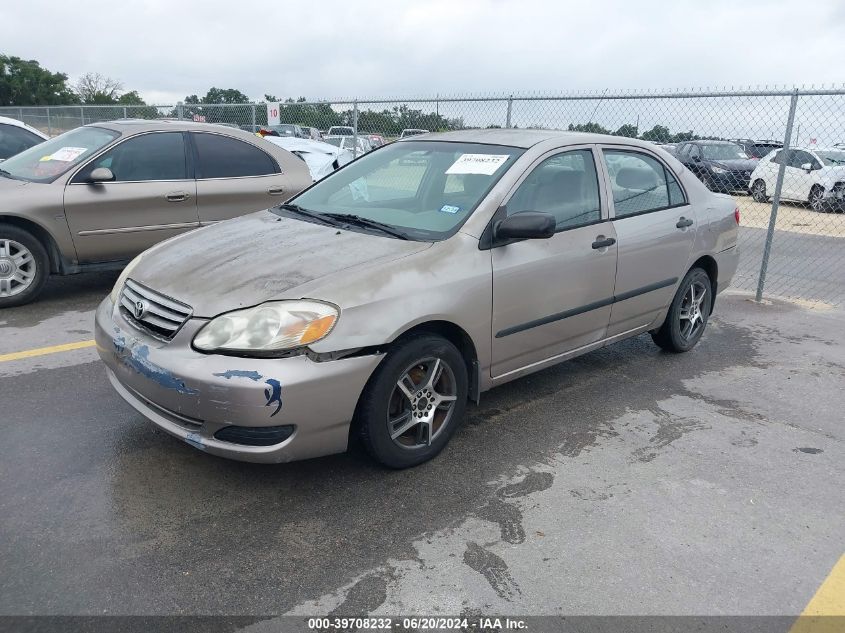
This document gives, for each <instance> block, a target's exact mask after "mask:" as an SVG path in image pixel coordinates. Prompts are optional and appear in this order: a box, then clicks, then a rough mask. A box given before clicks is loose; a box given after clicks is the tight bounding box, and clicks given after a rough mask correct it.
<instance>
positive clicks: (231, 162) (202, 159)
mask: <svg viewBox="0 0 845 633" xmlns="http://www.w3.org/2000/svg"><path fill="white" fill-rule="evenodd" d="M194 145H195V146H196V154H197V161H196V162H197V178H244V177H247V176H266V175H267V174H278V173H279V171H280V170H279V166H278V165H277V164H276V161H274V160H273V159H272V158H271V157H270V156H269V155H268V154H266V153H264V152H263V151H262V150H260V149H258V148H257V147H255V146H253V145H250V144H249V143H246V142H244V141H240V140H238V139H235V138H231V137H229V136H223V135H220V134H205V133H201V132H195V133H194Z"/></svg>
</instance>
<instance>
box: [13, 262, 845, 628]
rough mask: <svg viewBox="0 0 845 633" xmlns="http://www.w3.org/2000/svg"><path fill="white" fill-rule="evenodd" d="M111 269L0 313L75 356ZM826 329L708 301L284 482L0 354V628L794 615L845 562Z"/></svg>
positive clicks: (61, 363) (314, 464) (831, 330)
mask: <svg viewBox="0 0 845 633" xmlns="http://www.w3.org/2000/svg"><path fill="white" fill-rule="evenodd" d="M114 278H115V276H114V275H84V276H78V277H75V278H71V279H65V280H54V281H51V285H50V287H49V288H48V289H47V291H46V292H45V298H44V300H43V301H41V302H40V303H37V304H34V305H32V306H27V307H23V308H16V309H9V310H6V311H4V312H3V313H2V314H0V327H2V332H3V336H2V337H0V338H1V339H2V340H0V357H2V356H3V355H4V354H9V353H12V352H17V351H21V350H27V349H32V348H44V347H50V346H54V345H58V344H61V343H67V342H70V341H84V340H87V339H90V337H91V330H92V315H93V309H94V307H95V306H96V304H97V302H98V301H99V300H100V298H101V297H102V296H103V295H105V294H106V293H107V292H108V291H109V289H110V287H111V284H112V283H113V282H114ZM843 316H845V315H843V311H842V310H841V309H838V308H830V307H826V306H816V307H814V308H807V307H806V306H800V305H796V304H790V303H783V302H772V303H768V304H764V305H759V304H756V303H753V302H751V301H749V300H748V297H746V296H743V295H721V296H720V297H719V299H718V302H717V308H716V313H715V314H714V316H713V318H712V320H711V323H710V325H709V327H708V331H707V332H706V333H705V336H704V338H703V339H702V341H701V343H700V344H699V346H698V347H697V348H696V349H695V350H694V351H692V352H690V353H688V354H682V355H670V354H666V353H663V352H661V351H660V350H659V349H658V348H657V347H656V346H654V345H653V344H652V342H651V340H650V338H649V337H648V336H642V337H639V338H636V339H633V340H630V341H627V342H624V343H620V344H617V345H615V346H612V347H609V348H606V349H603V350H599V351H596V352H593V353H590V354H588V355H586V356H583V357H581V358H578V359H576V360H573V361H570V362H568V363H565V364H562V365H560V366H558V367H555V368H552V369H549V370H546V371H543V372H541V373H538V374H535V375H533V376H529V377H527V378H523V379H521V380H518V381H516V382H513V383H511V384H509V385H506V386H503V387H501V388H499V389H496V390H494V391H492V392H489V393H487V394H484V395H483V397H482V402H481V404H480V405H479V406H473V407H470V408H469V410H468V419H467V420H466V424H465V425H464V427H463V428H462V429H461V430H460V431H459V432H458V433H457V434H456V436H455V438H454V439H453V440H452V442H451V443H450V445H449V446H448V447H447V448H446V450H445V451H444V452H443V453H442V454H441V455H440V457H438V458H437V459H436V460H434V461H432V462H430V463H427V464H424V465H422V466H420V467H418V468H415V469H411V470H406V471H400V472H396V471H389V470H385V469H383V468H381V467H379V466H377V465H375V464H374V463H373V462H371V461H370V460H369V458H368V457H367V456H366V455H365V454H363V452H362V451H361V450H360V449H359V448H357V447H353V450H352V451H350V452H349V453H347V454H345V455H338V456H332V457H327V458H322V459H318V460H311V461H306V462H299V463H292V464H284V465H277V466H267V465H253V464H242V463H237V462H231V461H226V460H223V459H218V458H214V457H212V456H209V455H207V454H204V453H201V452H199V451H196V450H195V449H193V448H192V447H190V446H188V445H186V444H183V443H181V442H179V441H177V440H175V439H174V438H172V437H170V436H168V435H166V434H164V433H162V432H157V431H155V430H154V429H153V427H152V426H151V425H150V424H149V423H147V422H145V420H144V419H143V418H142V417H141V416H140V415H138V414H137V413H135V412H134V410H133V409H131V408H130V407H129V406H128V405H126V404H125V403H123V401H122V400H120V398H119V397H118V396H117V395H116V394H115V393H114V392H113V391H112V389H111V387H110V386H109V384H108V382H107V380H106V378H105V375H104V372H103V367H102V366H101V364H100V363H99V361H98V360H97V359H96V353H95V351H94V350H93V348H90V347H86V348H82V349H76V350H72V351H63V352H57V353H50V354H44V355H39V356H34V357H30V358H17V359H15V360H7V361H3V362H0V402H2V409H0V411H2V413H1V414H0V431H1V432H2V433H3V442H2V446H3V459H2V461H0V530H2V534H1V535H0V536H1V537H2V538H0V569H2V572H0V614H222V613H225V614H244V615H252V614H260V615H264V616H272V615H277V614H284V613H296V614H305V613H308V614H312V613H313V614H320V615H325V614H327V613H330V612H338V613H347V614H355V613H364V612H370V613H384V614H408V613H425V614H438V613H440V614H453V615H457V614H460V613H468V614H472V613H478V612H489V611H491V610H492V611H498V612H501V613H531V614H675V615H678V614H746V615H747V614H797V613H799V612H801V610H802V609H803V607H804V606H805V605H806V604H807V602H808V601H809V600H810V598H811V597H812V596H813V593H814V592H815V590H816V588H817V587H818V586H819V585H820V584H821V583H822V581H823V580H824V579H825V576H826V575H827V573H828V571H829V570H830V569H831V567H832V566H833V565H834V563H835V562H836V561H837V559H838V558H839V557H840V556H841V555H842V554H843V552H845V538H843V531H842V526H843V525H845V496H843V494H842V490H843V488H844V487H845V474H844V473H843V470H842V467H841V465H842V463H843V458H845V443H843V440H845V431H843V428H842V424H843V416H842V411H843V410H845V389H844V388H843V385H845V381H843V377H845V345H843V334H842V323H843Z"/></svg>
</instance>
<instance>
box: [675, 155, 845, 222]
mask: <svg viewBox="0 0 845 633" xmlns="http://www.w3.org/2000/svg"><path fill="white" fill-rule="evenodd" d="M838 145H839V146H837V145H835V146H833V147H830V148H824V147H816V146H811V147H791V148H789V149H786V150H784V149H783V144H782V143H779V142H778V141H773V140H757V141H752V140H748V139H739V140H736V141H713V140H696V141H687V142H683V143H677V144H673V145H663V146H662V148H663V149H665V150H666V151H669V152H670V153H671V154H673V155H674V156H676V157H677V158H678V160H680V161H681V162H682V163H683V164H684V166H685V167H687V168H688V169H689V170H690V171H691V172H693V173H694V174H695V175H696V176H698V178H699V179H700V180H701V181H702V182H703V183H704V184H705V185H707V187H708V189H710V190H711V191H720V192H725V193H735V192H742V193H750V194H751V195H752V196H753V198H754V199H755V200H756V201H758V202H767V201H768V200H769V198H770V197H771V196H772V194H773V193H774V191H775V187H776V185H777V177H778V172H779V169H780V166H781V165H783V166H784V176H783V185H782V188H781V198H782V199H784V200H790V201H794V202H802V203H807V204H809V205H810V206H811V207H812V208H813V209H814V210H815V211H837V212H842V211H845V147H840V146H841V145H842V144H838Z"/></svg>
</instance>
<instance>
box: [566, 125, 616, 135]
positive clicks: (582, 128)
mask: <svg viewBox="0 0 845 633" xmlns="http://www.w3.org/2000/svg"><path fill="white" fill-rule="evenodd" d="M567 129H568V130H569V131H570V132H590V133H591V134H610V130H608V129H607V128H605V127H602V126H601V125H599V124H598V123H575V124H573V123H570V124H569V127H568V128H567Z"/></svg>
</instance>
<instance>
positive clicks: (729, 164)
mask: <svg viewBox="0 0 845 633" xmlns="http://www.w3.org/2000/svg"><path fill="white" fill-rule="evenodd" d="M710 164H711V165H714V166H716V167H721V168H723V169H729V170H730V171H752V170H753V169H754V168H755V167H757V165H758V161H756V160H751V159H750V158H730V159H726V160H712V161H710Z"/></svg>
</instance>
